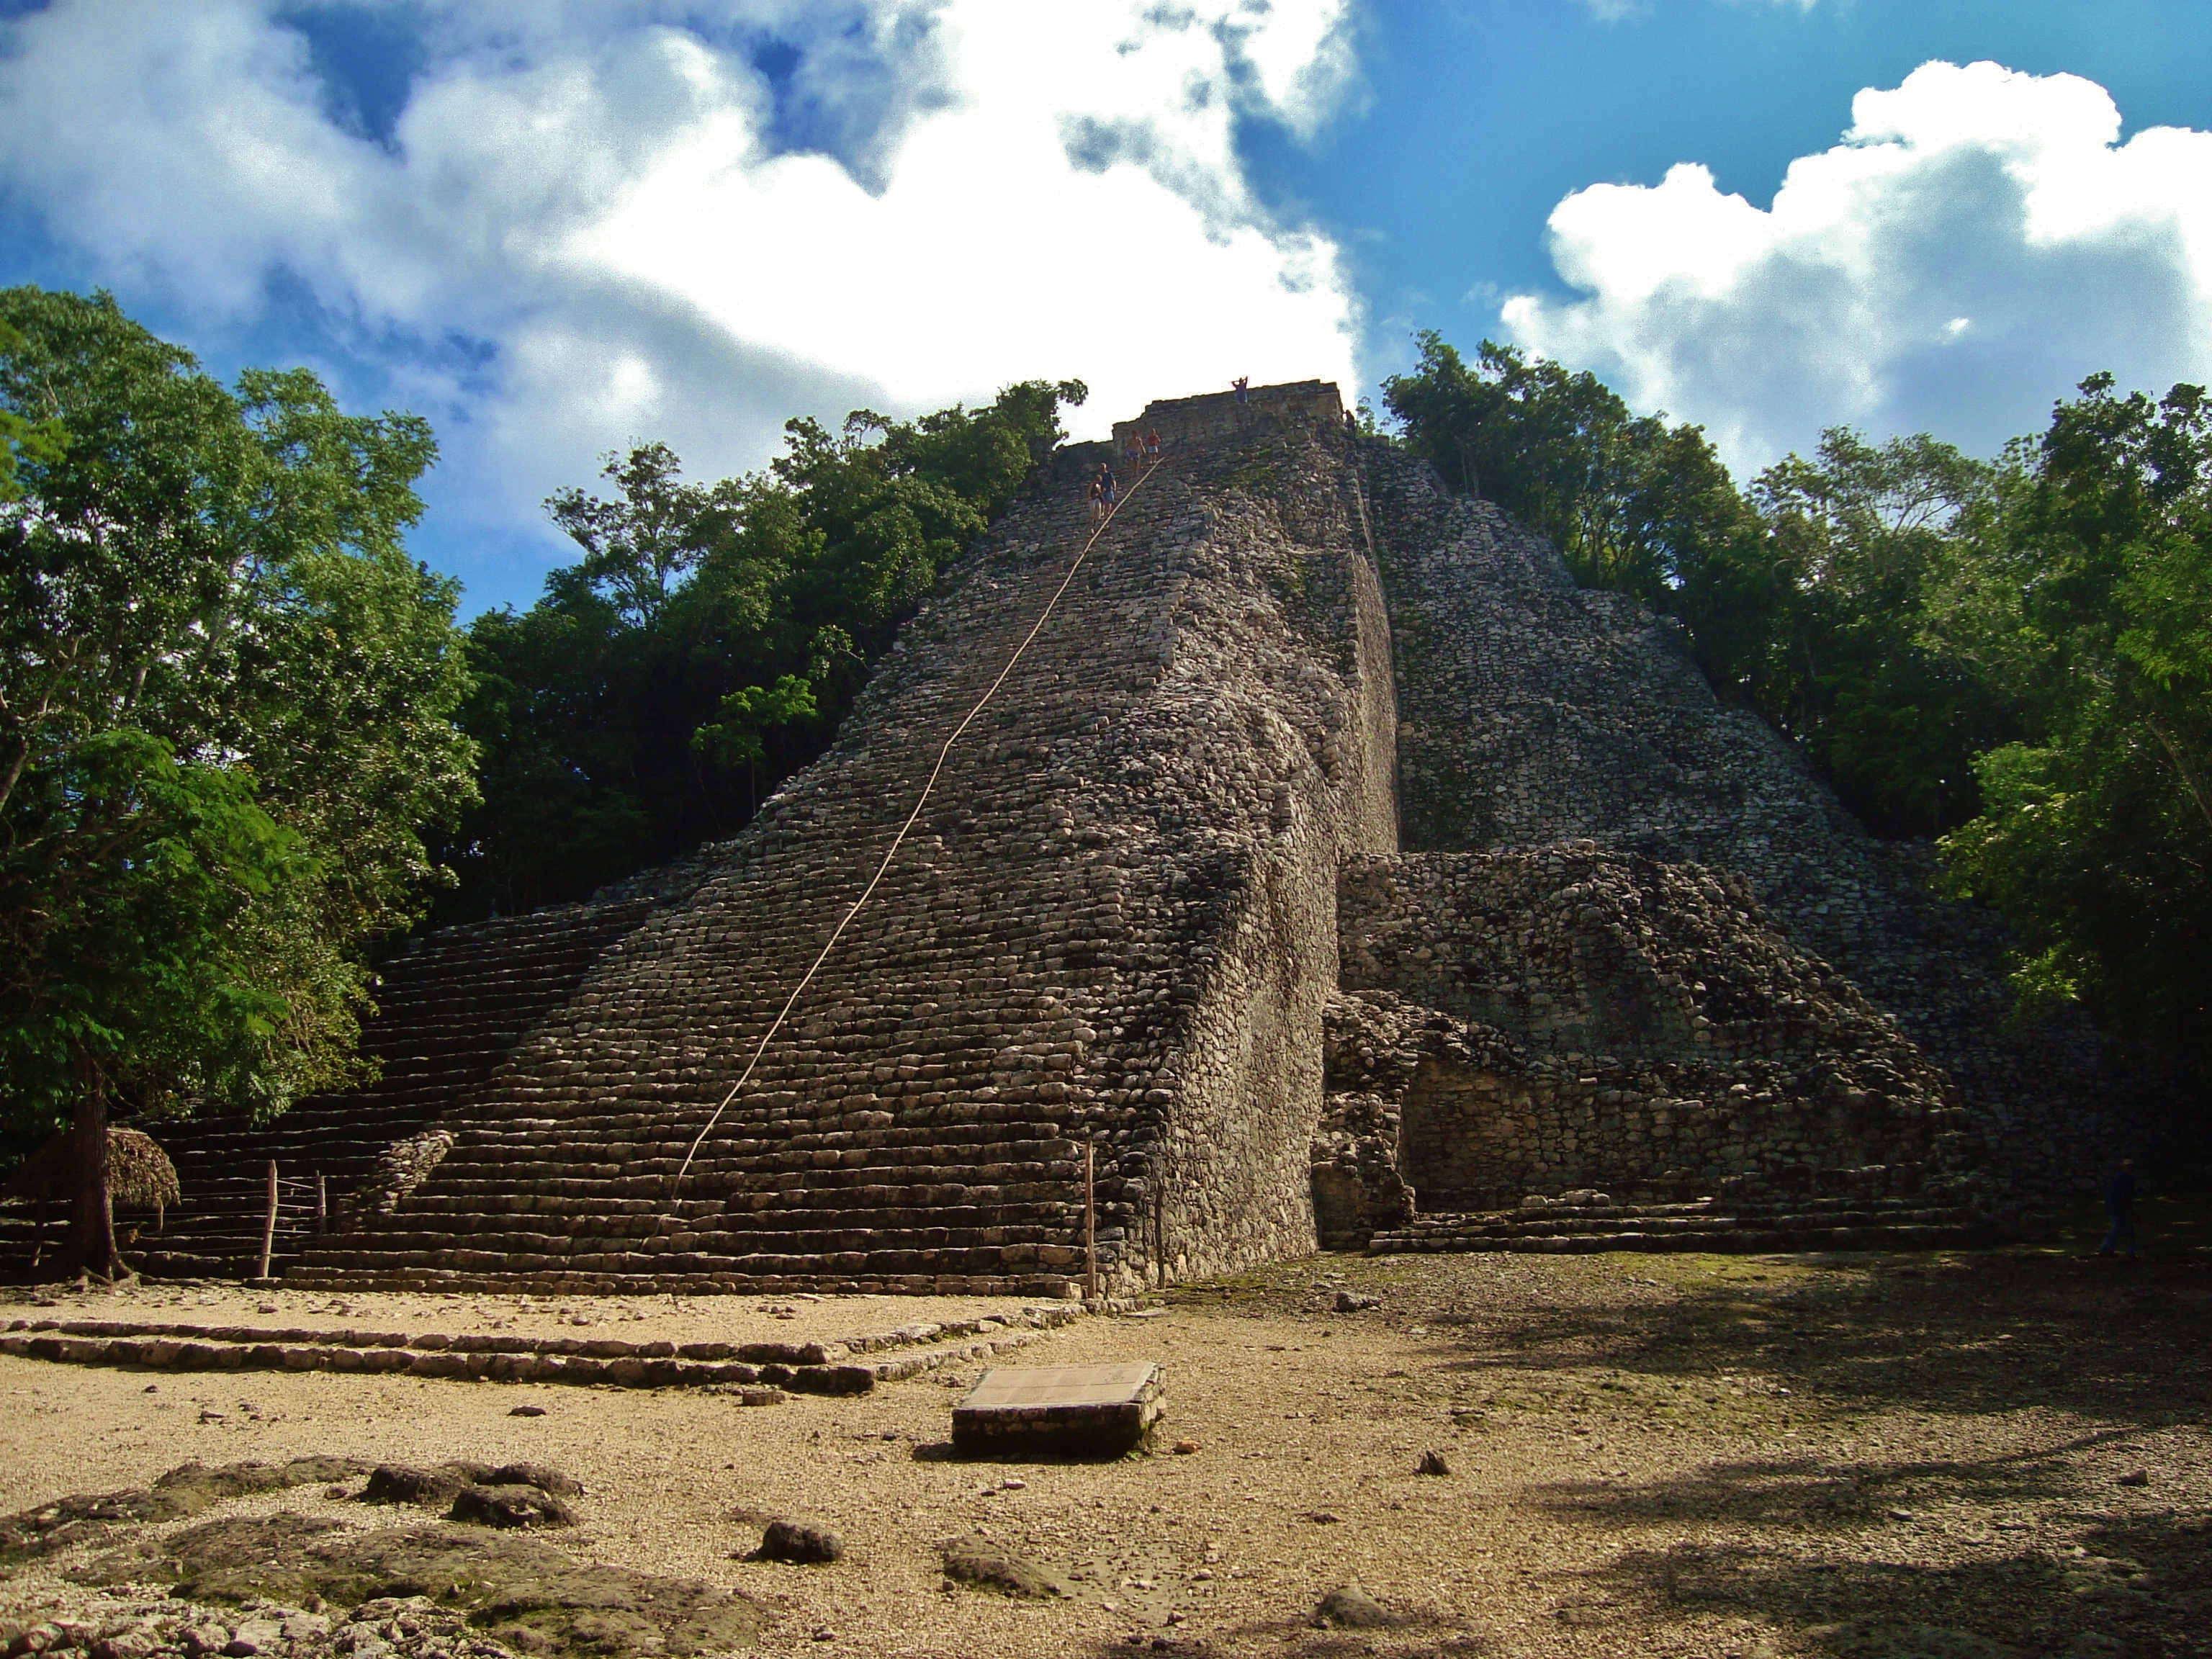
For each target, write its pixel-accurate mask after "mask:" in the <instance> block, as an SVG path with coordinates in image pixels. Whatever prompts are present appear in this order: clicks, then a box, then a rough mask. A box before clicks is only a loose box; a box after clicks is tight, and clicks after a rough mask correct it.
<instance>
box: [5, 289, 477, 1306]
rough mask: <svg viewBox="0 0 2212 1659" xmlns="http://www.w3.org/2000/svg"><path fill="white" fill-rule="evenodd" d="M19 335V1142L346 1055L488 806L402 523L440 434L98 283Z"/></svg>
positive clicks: (10, 663)
mask: <svg viewBox="0 0 2212 1659" xmlns="http://www.w3.org/2000/svg"><path fill="white" fill-rule="evenodd" d="M0 329H4V332H0V414H4V415H5V416H6V417H7V420H6V430H5V436H6V448H7V451H8V455H9V471H8V476H7V477H6V479H5V484H6V489H5V492H4V495H5V499H4V500H3V501H0V1130H4V1131H6V1132H7V1133H9V1134H11V1135H12V1136H14V1137H15V1138H16V1139H17V1141H18V1144H19V1145H20V1144H21V1138H22V1137H26V1136H36V1135H39V1134H42V1133H46V1132H47V1131H50V1130H51V1129H52V1127H55V1126H56V1125H58V1123H60V1122H63V1121H74V1122H75V1124H76V1127H77V1131H78V1133H80V1134H81V1135H83V1136H85V1137H86V1138H87V1144H88V1145H92V1144H97V1142H96V1138H95V1137H94V1130H97V1131H98V1134H99V1135H104V1134H105V1128H104V1124H105V1119H106V1113H107V1111H108V1109H109V1108H110V1106H111V1104H113V1105H120V1106H125V1107H130V1108H133V1109H137V1110H139V1111H141V1112H143V1113H146V1114H149V1115H161V1114H164V1113H168V1112H178V1111H185V1110H189V1109H194V1108H197V1107H199V1106H204V1105H222V1106H227V1107H231V1108H235V1109H246V1110H251V1111H255V1112H257V1113H262V1114H267V1113H272V1112H276V1111H281V1110H282V1109H283V1107H284V1106H285V1105H286V1104H287V1103H289V1101H290V1100H291V1099H292V1098H294V1097H296V1096H298V1095H300V1094H301V1093H304V1092H307V1091H312V1090H314V1089H317V1088H320V1087H324V1086H326V1085H329V1084H331V1083H333V1082H335V1081H337V1080H339V1079H344V1078H347V1077H349V1076H351V1075H353V1074H355V1072H356V1061H355V1058H354V1048H355V1041H356V1036H357V1022H358V1019H359V1017H360V1015H361V1013H362V1011H363V1009H364V1007H365V1006H366V1003H367V994H368V982H369V980H368V969H367V968H366V966H365V965H364V960H363V957H364V952H365V951H366V949H367V947H368V945H370V944H371V943H372V942H373V941H374V940H376V939H380V938H383V937H386V936H388V935H390V934H392V933H396V932H398V931H400V930H402V929H404V927H407V926H408V925H410V923H411V922H412V921H415V920H416V919H417V918H418V917H419V915H421V914H422V904H423V901H424V897H425V892H426V888H427V886H428V883H429V882H430V880H431V878H432V877H433V874H434V869H433V866H432V863H431V861H430V860H429V858H428V854H427V853H426V850H425V848H424V846H423V843H422V833H423V830H424V829H425V827H426V826H428V825H430V824H434V823H436V822H437V821H438V820H439V819H440V818H441V817H450V816H451V815H452V814H453V812H454V811H457V810H458V809H459V806H460V805H462V804H463V803H464V802H465V801H466V800H467V799H470V798H471V794H472V790H473V785H472V782H471V769H472V762H473V754H472V750H471V745H470V744H469V743H468V741H467V739H466V738H465V737H463V736H462V734H461V733H460V732H459V730H458V729H456V727H455V726H454V725H453V721H452V720H451V718H450V717H451V715H452V714H453V712H454V711H455V709H456V708H458V706H459V701H460V696H461V693H462V690H463V688H464V684H465V678H464V671H463V668H462V665H461V661H460V653H459V635H458V633H457V631H456V630H455V629H454V628H453V604H454V600H455V597H456V589H455V586H454V585H453V583H452V582H451V581H449V580H447V579H445V578H443V577H439V576H435V575H433V574H430V572H428V570H426V569H424V568H422V566H421V565H419V564H417V563H416V562H414V561H413V560H411V559H410V558H409V557H408V556H407V555H406V553H405V551H404V548H403V546H402V542H401V538H402V536H403V534H404V532H405V530H406V528H407V527H408V526H410V525H411V524H412V523H413V522H414V521H415V520H416V517H417V516H418V514H419V513H420V510H421V508H420V504H419V502H418V501H417V500H416V495H415V491H414V484H415V481H416V479H417V478H418V477H420V476H421V474H422V471H423V469H424V468H425V467H427V466H428V465H429V464H430V462H431V460H432V459H433V457H434V455H435V446H434V444H433V442H432V440H431V436H430V432H429V428H428V426H427V425H426V424H425V423H424V422H422V421H421V420H419V419H417V418H416V417H414V416H404V415H387V416H383V417H381V418H364V417H359V416H348V415H345V414H343V413H342V412H340V411H339V410H338V408H337V404H335V403H334V402H333V401H332V399H331V396H330V394H329V393H328V392H326V391H325V389H324V388H323V386H321V385H320V384H319V382H318V381H317V380H315V378H314V376H313V375H312V374H308V373H307V371H305V370H293V371H290V372H289V373H270V372H259V371H257V372H252V373H248V374H245V375H243V376H242V377H241V378H240V380H239V383H238V385H237V386H235V387H234V388H226V387H224V386H222V385H220V384H219V383H217V382H216V380H212V379H210V377H209V376H207V375H206V374H203V373H201V372H200V370H199V368H197V365H196V364H195V362H193V360H192V359H191V356H189V355H188V354H186V353H185V352H183V351H181V350H179V349H177V348H175V347H173V346H170V345H167V344H166V343H163V342H161V341H160V340H158V339H156V338H155V337H154V336H152V335H151V334H149V333H148V332H146V331H145V330H143V329H142V328H140V327H139V326H138V325H137V324H135V323H133V322H131V320H130V319H127V318H126V317H125V316H124V315H123V313H121V312H120V311H119V310H118V308H117V307H116V306H115V304H114V302H113V301H112V300H110V299H109V298H107V297H106V295H95V296H93V297H90V298H87V297H84V296H82V295H73V294H62V293H49V292H46V291H44V290H41V289H34V288H18V289H9V290H6V291H4V292H0ZM86 1167H87V1168H88V1169H90V1170H95V1171H97V1170H104V1167H105V1160H104V1159H102V1158H91V1159H88V1160H87V1161H86ZM105 1210H106V1205H105V1200H104V1198H102V1197H100V1196H99V1195H97V1194H92V1193H87V1194H82V1195H81V1200H80V1204H79V1208H78V1225H79V1231H78V1244H79V1249H80V1253H81V1255H82V1257H83V1259H84V1260H85V1261H86V1262H87V1263H88V1265H89V1266H91V1267H94V1269H95V1270H104V1269H105V1268H106V1267H107V1266H108V1265H110V1263H111V1262H112V1255H113V1251H112V1240H111V1239H110V1238H109V1237H107V1236H106V1232H105V1228H106V1217H105Z"/></svg>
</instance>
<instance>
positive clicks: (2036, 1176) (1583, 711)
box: [1367, 446, 2161, 1194]
mask: <svg viewBox="0 0 2212 1659" xmlns="http://www.w3.org/2000/svg"><path fill="white" fill-rule="evenodd" d="M1368 453H1369V464H1368V469H1367V477H1368V478H1369V481H1370V491H1371V496H1372V506H1373V516H1374V521H1375V533H1376V539H1377V544H1378V547H1379V549H1380V550H1381V553H1382V558H1383V578H1384V582H1385V585H1386V586H1387V587H1388V589H1389V595H1390V602H1391V626H1392V632H1393V635H1394V638H1395V642H1396V646H1397V651H1398V657H1397V668H1398V693H1399V713H1400V719H1401V725H1400V729H1399V756H1400V770H1401V779H1400V781H1401V798H1402V825H1403V830H1404V835H1405V842H1406V846H1407V848H1408V849H1409V850H1419V851H1445V850H1468V851H1498V850H1511V849H1522V848H1541V847H1546V846H1549V845H1553V844H1555V843H1559V842H1567V841H1572V840H1577V839H1585V838H1586V839H1589V840H1590V841H1593V842H1595V843H1596V844H1597V845H1598V846H1600V847H1601V848H1605V849H1607V850H1609V851H1617V852H1622V853H1636V854H1644V855H1647V856H1649V857H1651V858H1655V859H1659V860H1668V861H1670V862H1676V863H1685V864H1697V865H1702V866H1708V867H1710V868H1712V869H1714V870H1717V871H1726V872H1735V873H1737V874H1740V875H1741V877H1742V878H1744V879H1745V880H1746V881H1747V882H1748V884H1750V888H1751V890H1752V891H1753V893H1754V894H1756V896H1757V897H1758V899H1759V903H1760V905H1761V907H1762V908H1763V909H1764V912H1765V915H1766V916H1767V917H1768V919H1769V920H1770V921H1771V922H1772V923H1773V924H1774V925H1775V926H1776V927H1778V928H1780V929H1781V930H1782V931H1783V932H1784V933H1785V934H1786V935H1787V936H1788V938H1789V939H1790V941H1791V942H1792V944H1793V945H1795V946H1796V948H1797V949H1799V950H1801V951H1805V952H1807V953H1808V954H1809V955H1812V956H1815V957H1820V958H1822V959H1824V960H1825V961H1826V963H1830V964H1832V965H1833V966H1834V967H1835V968H1837V969H1839V970H1841V972H1842V973H1843V974H1844V975H1846V976H1848V977H1849V979H1850V981H1852V983H1853V984H1855V985H1856V986H1857V987H1858V988H1859V989H1860V990H1861V991H1863V993H1864V994H1866V996H1867V997H1868V999H1869V1000H1870V1001H1871V1002H1872V1003H1873V1004H1874V1005H1875V1006H1876V1007H1878V1008H1879V1009H1881V1011H1882V1012H1884V1013H1886V1014H1887V1015H1889V1016H1890V1017H1892V1018H1894V1019H1895V1020H1896V1022H1897V1024H1898V1026H1899V1030H1901V1031H1902V1032H1903V1033H1904V1034H1905V1036H1908V1037H1909V1038H1910V1039H1911V1041H1912V1042H1914V1043H1916V1044H1917V1045H1918V1047H1919V1048H1921V1049H1922V1050H1923V1053H1924V1054H1926V1055H1927V1057H1928V1058H1929V1059H1930V1060H1933V1061H1935V1062H1936V1064H1938V1065H1939V1066H1942V1068H1943V1070H1944V1071H1945V1072H1946V1073H1948V1075H1949V1076H1950V1077H1951V1078H1952V1079H1954V1082H1955V1083H1956V1085H1958V1088H1959V1091H1960V1099H1961V1102H1962V1103H1963V1104H1965V1105H1966V1106H1967V1107H1968V1108H1970V1109H1972V1112H1973V1113H1974V1115H1975V1118H1976V1120H1977V1122H1978V1126H1979V1127H1980V1130H1981V1132H1982V1133H1984V1135H1985V1137H1986V1139H1987V1141H1988V1145H1989V1156H1990V1164H1991V1167H1992V1169H1993V1170H2000V1171H2002V1173H2003V1174H2004V1175H2005V1176H2006V1177H2007V1178H2008V1180H2010V1181H2011V1182H2014V1183H2015V1184H2016V1185H2017V1186H2018V1187H2020V1188H2021V1189H2022V1190H2025V1191H2030V1192H2042V1193H2051V1194H2057V1193H2061V1192H2066V1191H2078V1190H2081V1189H2082V1188H2085V1187H2087V1186H2092V1185H2093V1184H2094V1183H2095V1182H2097V1180H2098V1179H2099V1177H2100V1174H2101V1173H2102V1172H2103V1171H2105V1170H2107V1169H2109V1167H2110V1165H2111V1163H2112V1160H2113V1159H2114V1158H2117V1157H2118V1156H2119V1155H2120V1154H2121V1153H2122V1152H2129V1151H2132V1152H2136V1153H2137V1154H2139V1155H2147V1154H2150V1153H2152V1152H2154V1150H2155V1149H2156V1148H2157V1147H2158V1146H2159V1145H2160V1140H2159V1136H2160V1133H2161V1131H2160V1128H2159V1127H2158V1123H2159V1115H2158V1114H2157V1113H2156V1112H2154V1111H2147V1110H2145V1109H2143V1108H2144V1107H2145V1105H2146V1103H2147V1101H2148V1097H2152V1096H2154V1095H2156V1094H2157V1093H2158V1085H2156V1084H2155V1083H2154V1082H2152V1081H2149V1080H2147V1079H2130V1078H2128V1077H2124V1076H2122V1075H2120V1074H2118V1073H2115V1072H2114V1071H2113V1070H2112V1069H2111V1067H2110V1065H2109V1062H2108V1056H2107V1055H2106V1052H2105V1050H2104V1048H2103V1045H2102V1044H2101V1043H2100V1040H2099V1038H2098V1036H2097V1033H2096V1032H2095V1030H2093V1028H2092V1026H2091V1025H2090V1024H2089V1022H2088V1021H2087V1019H2085V1018H2081V1016H2080V1015H2079V1014H2078V1013H2075V1012H2059V1013H2057V1014H2054V1015H2051V1016H2050V1017H2047V1018H2044V1019H2042V1020H2040V1021H2039V1022H2037V1023H2035V1024H2033V1025H2032V1026H2030V1027H2027V1028H2026V1029H2021V1028H2019V1027H2016V1026H2015V1025H2014V1024H2012V1020H2011V1014H2012V1006H2011V1005H2012V1000H2011V997H2010V994H2009V992H2008V988H2007V987H2006V985H2005V983H2004V981H2003V977H2002V950H2003V934H2002V928H2001V927H2000V926H1999V925H1998V924H1997V923H1996V921H1995V919H1994V918H1992V917H1991V916H1990V915H1988V914H1987V913H1985V912H1983V911H1980V910H1978V909H1976V908H1973V907H1971V906H1968V905H1963V904H1956V903H1948V902H1942V901H1940V900H1938V899H1936V898H1935V897H1934V896H1933V895H1932V893H1931V892H1930V890H1929V878H1930V875H1931V870H1930V866H1929V856H1928V853H1927V850H1926V849H1925V848H1918V847H1912V846H1899V845H1895V844H1885V843H1882V842H1876V841H1875V840H1874V839H1873V838H1872V837H1870V836H1868V835H1867V834H1866V833H1865V831H1864V830H1863V829H1861V828H1860V826H1859V825H1858V824H1857V823H1856V822H1855V821H1854V820H1853V819H1852V818H1851V817H1850V815H1849V814H1848V813H1846V812H1845V811H1844V810H1843V808H1842V807H1841V806H1840V805H1838V803H1837V802H1836V800H1835V799H1834V797H1833V796H1832V794H1831V793H1829V792H1828V791H1827V790H1826V788H1825V787H1823V786H1822V785H1821V784H1820V782H1819V781H1817V780H1816V779H1815V778H1814V777H1813V776H1812V775H1811V774H1810V773H1809V772H1808V770H1807V769H1806V768H1805V766H1804V765H1803V763H1802V761H1801V760H1800V759H1799V757H1798V756H1797V755H1796V751H1795V750H1792V749H1791V748H1790V745H1789V744H1787V743H1785V742H1784V740H1783V739H1782V738H1780V737H1779V736H1778V734H1777V733H1776V732H1774V731H1773V730H1772V728H1771V727H1770V726H1767V725H1766V724H1765V722H1764V721H1763V720H1760V719H1759V717H1758V716H1757V715H1755V714H1752V713H1751V712H1750V711H1748V710H1746V709H1742V708H1732V707H1729V706H1728V705H1726V704H1723V702H1720V701H1719V700H1718V699H1717V697H1716V696H1714V695H1713V692H1712V690H1711V688H1710V687H1709V686H1708V685H1707V684H1706V683H1705V678H1704V677H1703V675H1702V674H1701V673H1700V672H1699V670H1698V668H1697V666H1696V665H1695V664H1694V663H1693V662H1692V660H1691V659H1690V658H1689V656H1688V654H1687V653H1686V651H1685V649H1684V648H1683V646H1682V643H1681V641H1680V636H1679V634H1678V633H1677V631H1676V630H1675V629H1674V625H1673V624H1672V623H1668V622H1667V621H1665V620H1663V619H1661V618H1657V617H1654V616H1652V615H1651V614H1650V612H1649V611H1646V610H1645V609H1644V607H1643V606H1642V605H1639V604H1638V603H1637V602H1636V601H1635V600H1633V599H1628V598H1626V597H1624V596H1621V595H1618V594H1613V593H1604V592H1589V591H1585V590H1581V589H1577V587H1576V586H1574V583H1573V581H1572V580H1571V577H1570V576H1569V575H1568V573H1567V571H1566V568H1565V565H1564V564H1563V563H1562V562H1561V561H1560V560H1559V556H1558V554H1557V553H1556V552H1555V551H1554V550H1553V549H1552V547H1551V546H1550V544H1548V543H1547V542H1545V541H1544V540H1543V539H1542V538H1540V537H1537V536H1534V535H1533V534H1531V533H1530V532H1528V531H1527V530H1525V529H1523V528H1522V527H1521V526H1517V525H1516V524H1514V523H1513V522H1512V521H1510V520H1508V519H1506V518H1505V517H1504V515H1503V514H1502V513H1499V512H1498V510H1497V509H1496V508H1495V507H1492V506H1491V505H1490V504H1489V503H1487V502H1483V501H1468V500H1467V499H1464V498H1458V497H1453V496H1450V495H1448V494H1447V493H1446V492H1445V491H1444V489H1443V487H1442V486H1441V484H1440V483H1438V482H1437V479H1436V477H1435V475H1434V474H1433V472H1432V471H1431V470H1430V469H1428V468H1427V467H1426V466H1425V465H1421V464H1419V463H1418V462H1415V461H1413V460H1412V459H1410V458H1408V457H1406V456H1404V455H1403V454H1401V453H1396V452H1393V451H1390V450H1389V449H1387V448H1385V447H1381V446H1376V447H1372V448H1370V451H1369V452H1368Z"/></svg>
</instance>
